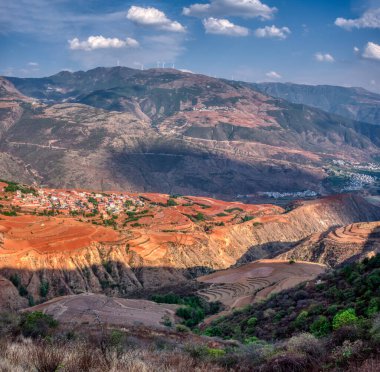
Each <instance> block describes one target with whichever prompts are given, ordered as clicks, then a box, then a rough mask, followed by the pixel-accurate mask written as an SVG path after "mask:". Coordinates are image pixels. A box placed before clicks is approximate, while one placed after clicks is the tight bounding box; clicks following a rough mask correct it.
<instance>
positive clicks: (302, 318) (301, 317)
mask: <svg viewBox="0 0 380 372" xmlns="http://www.w3.org/2000/svg"><path fill="white" fill-rule="evenodd" d="M308 316H309V313H308V312H307V311H306V310H302V311H301V312H300V313H299V314H298V316H297V318H296V320H295V321H294V323H293V324H294V327H295V328H298V329H304V328H305V326H306V322H307V317H308Z"/></svg>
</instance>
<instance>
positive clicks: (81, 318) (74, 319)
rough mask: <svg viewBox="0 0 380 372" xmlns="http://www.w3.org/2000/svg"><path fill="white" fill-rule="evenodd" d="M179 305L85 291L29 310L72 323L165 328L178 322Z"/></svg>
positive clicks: (61, 321) (62, 321)
mask: <svg viewBox="0 0 380 372" xmlns="http://www.w3.org/2000/svg"><path fill="white" fill-rule="evenodd" d="M176 307H177V306H176V305H162V304H157V303H155V302H151V301H145V300H131V299H124V298H115V297H107V296H104V295H101V294H93V293H85V294H79V295H71V296H64V297H57V298H54V299H53V300H50V301H47V302H44V303H43V304H40V305H37V306H34V307H31V308H28V311H43V312H44V313H46V314H49V315H51V316H53V317H54V318H55V319H56V320H58V321H59V322H60V323H66V324H67V323H69V324H71V325H80V324H107V325H112V326H119V327H125V326H138V325H144V326H147V327H150V328H161V329H163V328H165V325H164V324H163V323H164V322H165V321H166V322H168V321H170V322H171V323H172V324H174V323H175V320H174V318H175V310H176Z"/></svg>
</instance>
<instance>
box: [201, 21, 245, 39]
mask: <svg viewBox="0 0 380 372" xmlns="http://www.w3.org/2000/svg"><path fill="white" fill-rule="evenodd" d="M203 26H204V28H205V30H206V33H207V34H216V35H228V36H247V35H248V34H249V30H248V28H246V27H242V26H238V25H235V24H233V23H232V22H230V21H229V20H228V19H220V18H213V17H210V18H207V19H204V20H203Z"/></svg>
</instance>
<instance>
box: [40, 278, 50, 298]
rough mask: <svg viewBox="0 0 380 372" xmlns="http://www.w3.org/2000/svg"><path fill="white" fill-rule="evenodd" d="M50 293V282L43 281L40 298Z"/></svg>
mask: <svg viewBox="0 0 380 372" xmlns="http://www.w3.org/2000/svg"><path fill="white" fill-rule="evenodd" d="M48 292H49V282H47V281H46V280H41V284H40V296H41V297H46V296H47V294H48Z"/></svg>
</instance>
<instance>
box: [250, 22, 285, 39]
mask: <svg viewBox="0 0 380 372" xmlns="http://www.w3.org/2000/svg"><path fill="white" fill-rule="evenodd" d="M290 33H291V32H290V29H289V28H288V27H281V28H278V27H276V26H275V25H272V26H265V27H263V28H258V29H257V30H256V31H255V36H256V37H260V38H277V39H282V40H283V39H286V38H287V37H288V36H289V35H290Z"/></svg>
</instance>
